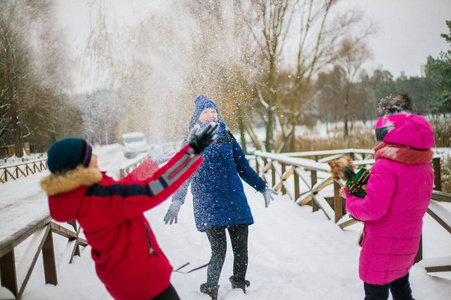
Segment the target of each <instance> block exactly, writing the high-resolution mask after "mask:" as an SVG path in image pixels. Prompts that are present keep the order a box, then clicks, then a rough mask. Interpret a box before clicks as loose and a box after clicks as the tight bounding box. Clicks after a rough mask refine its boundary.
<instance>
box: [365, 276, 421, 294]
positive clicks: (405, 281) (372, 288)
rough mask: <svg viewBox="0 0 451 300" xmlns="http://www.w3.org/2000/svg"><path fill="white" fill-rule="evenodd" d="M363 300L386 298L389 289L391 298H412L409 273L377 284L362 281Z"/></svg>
mask: <svg viewBox="0 0 451 300" xmlns="http://www.w3.org/2000/svg"><path fill="white" fill-rule="evenodd" d="M363 286H364V288H365V300H387V299H388V291H389V290H391V294H392V296H393V300H413V298H412V290H411V289H410V284H409V273H407V275H406V276H404V277H401V278H399V279H396V280H394V281H392V282H390V283H387V284H383V285H377V284H369V283H366V282H365V283H364V285H363Z"/></svg>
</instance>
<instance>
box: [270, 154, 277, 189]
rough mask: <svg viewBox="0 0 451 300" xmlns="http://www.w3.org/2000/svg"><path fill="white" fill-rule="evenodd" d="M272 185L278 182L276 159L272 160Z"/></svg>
mask: <svg viewBox="0 0 451 300" xmlns="http://www.w3.org/2000/svg"><path fill="white" fill-rule="evenodd" d="M271 180H272V182H271V186H274V184H276V168H275V167H274V160H271Z"/></svg>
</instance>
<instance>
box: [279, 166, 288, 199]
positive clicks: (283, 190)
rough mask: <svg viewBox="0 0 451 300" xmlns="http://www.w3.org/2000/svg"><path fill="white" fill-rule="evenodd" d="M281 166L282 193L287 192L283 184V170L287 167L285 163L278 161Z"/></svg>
mask: <svg viewBox="0 0 451 300" xmlns="http://www.w3.org/2000/svg"><path fill="white" fill-rule="evenodd" d="M280 165H281V167H282V178H280V180H281V182H282V195H284V194H286V193H287V189H286V188H285V186H284V185H283V181H284V180H283V175H284V174H285V171H286V169H287V164H286V163H280Z"/></svg>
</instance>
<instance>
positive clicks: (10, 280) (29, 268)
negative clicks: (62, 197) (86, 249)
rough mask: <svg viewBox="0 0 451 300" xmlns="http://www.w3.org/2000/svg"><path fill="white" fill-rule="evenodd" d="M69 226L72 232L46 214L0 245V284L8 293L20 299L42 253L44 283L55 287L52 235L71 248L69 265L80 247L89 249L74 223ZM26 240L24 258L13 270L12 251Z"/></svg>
mask: <svg viewBox="0 0 451 300" xmlns="http://www.w3.org/2000/svg"><path fill="white" fill-rule="evenodd" d="M68 224H69V225H71V226H72V228H73V229H72V228H70V227H69V228H67V227H65V226H62V225H60V224H58V223H55V222H54V221H53V220H52V218H51V217H50V215H49V214H48V213H46V214H43V215H41V216H39V217H37V218H36V219H35V220H33V221H32V222H30V223H28V224H27V225H26V226H25V227H24V228H21V229H19V230H18V231H17V232H15V233H14V234H12V235H11V236H9V237H7V238H5V239H3V240H1V241H0V272H1V273H0V276H1V279H2V280H1V284H2V286H3V287H5V288H7V289H8V290H10V291H11V293H12V294H13V295H14V297H15V298H16V299H20V298H21V297H22V295H23V292H24V290H25V288H26V286H27V283H28V280H29V278H30V276H31V273H32V272H33V269H34V266H35V264H36V261H37V259H38V257H39V255H40V253H41V252H42V258H43V262H44V274H45V283H50V284H53V285H56V284H58V277H57V272H56V261H55V251H54V245H53V236H52V233H55V234H59V235H61V236H63V237H66V238H67V239H68V244H73V250H72V253H71V255H70V259H69V261H68V262H69V263H71V262H72V260H73V257H74V256H75V255H80V249H79V246H87V245H88V243H87V241H86V240H85V239H83V238H81V237H80V234H81V227H78V226H77V223H76V222H75V220H72V221H70V222H68ZM77 227H78V229H77ZM28 238H31V239H32V242H30V243H29V245H28V248H27V250H26V251H25V254H24V256H23V257H22V259H21V261H20V263H19V264H18V267H16V258H15V254H14V249H15V248H16V247H17V246H18V245H19V244H20V243H22V242H23V241H24V240H26V239H28ZM21 266H24V268H21ZM19 270H20V271H19ZM23 271H25V272H23Z"/></svg>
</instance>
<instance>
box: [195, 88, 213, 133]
mask: <svg viewBox="0 0 451 300" xmlns="http://www.w3.org/2000/svg"><path fill="white" fill-rule="evenodd" d="M207 108H214V109H216V113H217V114H218V116H219V111H218V107H217V106H216V104H215V103H214V102H213V101H211V100H210V99H208V98H207V97H205V96H203V95H200V96H198V97H197V98H196V99H194V114H193V116H192V117H191V121H190V123H189V129H190V130H191V128H193V127H194V125H196V123H197V122H198V121H199V116H200V113H201V112H202V111H203V110H204V109H207Z"/></svg>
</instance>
